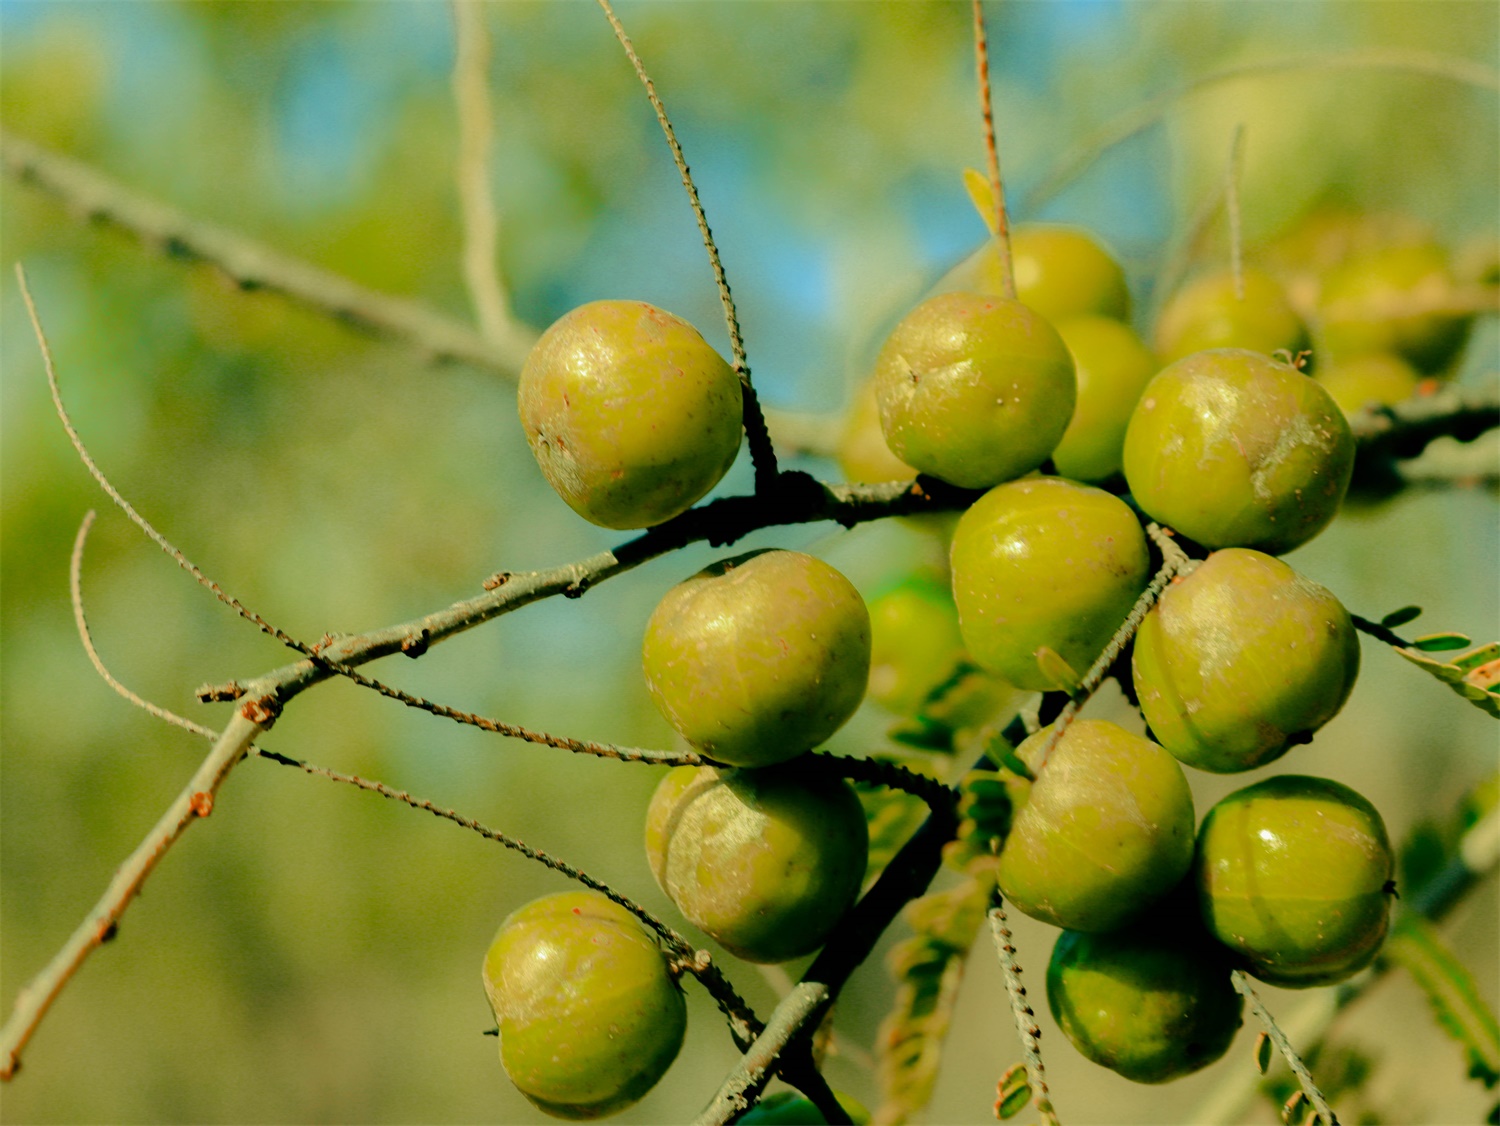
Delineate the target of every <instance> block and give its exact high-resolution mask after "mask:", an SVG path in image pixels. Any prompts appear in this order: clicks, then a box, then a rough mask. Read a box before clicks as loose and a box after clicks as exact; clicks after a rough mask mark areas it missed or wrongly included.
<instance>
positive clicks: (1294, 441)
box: [1125, 348, 1354, 555]
mask: <svg viewBox="0 0 1500 1126" xmlns="http://www.w3.org/2000/svg"><path fill="white" fill-rule="evenodd" d="M1353 470H1354V436H1353V434H1351V433H1350V431H1349V424H1348V422H1347V421H1345V419H1344V412H1343V411H1341V410H1339V407H1338V404H1337V403H1335V402H1334V401H1333V398H1332V397H1331V396H1330V395H1329V394H1328V392H1327V391H1325V390H1324V389H1323V388H1322V387H1320V386H1318V384H1317V383H1316V382H1315V381H1314V380H1312V379H1310V378H1308V377H1307V376H1305V375H1303V374H1302V373H1301V372H1299V371H1297V370H1296V369H1295V368H1293V367H1291V366H1289V365H1287V364H1283V363H1279V362H1277V361H1276V360H1273V359H1271V358H1270V357H1268V356H1263V355H1261V354H1259V353H1257V352H1249V351H1245V350H1243V349H1239V348H1220V349H1216V350H1214V351H1211V352H1199V353H1197V354H1196V355H1192V356H1188V357H1187V358H1186V359H1182V360H1178V361H1177V362H1176V363H1175V364H1172V365H1171V366H1170V367H1168V368H1166V369H1165V370H1163V371H1162V372H1160V373H1159V374H1158V375H1157V376H1156V378H1155V379H1153V380H1152V381H1151V382H1150V383H1149V384H1148V385H1147V387H1146V390H1145V393H1144V394H1142V396H1141V401H1140V403H1139V404H1137V406H1136V408H1135V413H1134V414H1133V415H1131V418H1130V426H1129V428H1128V429H1127V430H1126V431H1125V480H1126V481H1127V482H1129V484H1130V491H1131V493H1132V494H1134V496H1135V499H1136V503H1138V504H1139V505H1140V506H1141V508H1143V509H1144V510H1145V511H1146V512H1148V513H1149V514H1150V515H1151V517H1152V518H1153V519H1155V520H1158V521H1160V522H1161V523H1163V524H1166V525H1168V526H1170V527H1172V528H1175V529H1176V530H1177V531H1179V532H1181V533H1182V534H1183V535H1186V536H1190V537H1192V538H1193V539H1195V540H1197V541H1198V542H1199V543H1201V544H1203V545H1204V546H1205V547H1209V548H1217V547H1253V548H1255V549H1257V550H1259V551H1265V552H1269V553H1270V554H1272V555H1280V554H1281V553H1282V552H1286V551H1290V550H1291V549H1292V548H1294V547H1297V546H1299V545H1300V544H1304V543H1306V542H1307V541H1308V540H1310V539H1312V538H1313V537H1314V536H1315V535H1317V534H1318V533H1319V532H1321V531H1322V530H1323V529H1324V528H1325V527H1327V526H1328V524H1329V522H1330V521H1332V520H1333V518H1334V516H1335V515H1336V514H1337V513H1338V509H1339V504H1340V503H1341V502H1342V501H1343V499H1344V493H1345V492H1346V491H1347V490H1348V488H1349V477H1350V475H1351V474H1352V473H1353Z"/></svg>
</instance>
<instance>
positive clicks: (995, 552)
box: [952, 477, 1151, 691]
mask: <svg viewBox="0 0 1500 1126" xmlns="http://www.w3.org/2000/svg"><path fill="white" fill-rule="evenodd" d="M1150 567H1151V560H1150V552H1149V551H1148V549H1147V547H1146V537H1145V534H1144V533H1143V532H1142V531H1141V526H1140V522H1139V521H1138V520H1137V519H1136V516H1135V513H1133V512H1131V511H1130V508H1129V507H1128V506H1127V505H1126V504H1125V502H1124V501H1122V500H1120V499H1119V498H1118V497H1115V496H1111V495H1110V494H1109V493H1106V492H1104V491H1103V490H1102V489H1095V488H1092V487H1090V486H1088V485H1079V484H1076V483H1074V482H1072V481H1065V480H1063V479H1062V478H1059V477H1032V478H1027V479H1026V480H1023V481H1012V482H1010V483H1009V484H1006V485H1000V486H998V487H997V488H994V489H991V490H990V491H989V492H988V493H986V494H985V495H984V496H982V497H980V498H979V500H977V501H975V502H974V504H973V505H971V506H970V507H969V510H968V511H967V512H965V513H964V514H963V517H962V518H961V519H960V520H959V522H958V529H957V530H956V531H955V532H954V533H953V547H952V569H953V597H954V601H955V602H956V603H957V605H958V621H959V627H960V629H961V631H962V633H963V638H964V644H965V646H966V647H967V648H968V650H969V654H970V656H972V657H973V658H974V660H975V661H976V662H977V663H978V664H979V665H981V666H982V667H984V668H987V669H990V670H992V671H994V672H996V673H999V674H1000V675H1001V676H1003V677H1004V678H1005V679H1006V680H1008V681H1010V683H1012V684H1014V685H1015V686H1016V687H1018V688H1027V689H1032V690H1038V691H1045V690H1052V689H1057V688H1067V689H1071V688H1072V687H1075V686H1076V680H1077V679H1078V678H1081V677H1082V676H1083V674H1084V673H1085V672H1086V671H1087V670H1088V667H1089V665H1091V664H1092V663H1093V662H1094V659H1095V658H1096V657H1098V656H1099V654H1100V653H1101V652H1102V651H1103V650H1104V646H1105V645H1106V644H1108V642H1109V639H1110V638H1111V637H1113V636H1114V634H1115V630H1117V629H1118V628H1119V626H1120V623H1121V622H1123V621H1124V620H1125V616H1126V615H1127V614H1128V613H1129V612H1130V608H1131V607H1132V606H1133V605H1134V604H1135V600H1136V598H1137V597H1139V596H1140V593H1141V591H1142V590H1144V589H1145V587H1146V583H1147V580H1148V579H1149V577H1150ZM1043 650H1048V651H1050V655H1049V653H1045V652H1043ZM1055 658H1061V664H1059V662H1058V661H1057V660H1056V659H1055ZM1064 664H1065V665H1066V666H1067V667H1068V669H1071V675H1070V674H1069V673H1068V672H1067V671H1066V670H1065V669H1063V668H1062V665H1064Z"/></svg>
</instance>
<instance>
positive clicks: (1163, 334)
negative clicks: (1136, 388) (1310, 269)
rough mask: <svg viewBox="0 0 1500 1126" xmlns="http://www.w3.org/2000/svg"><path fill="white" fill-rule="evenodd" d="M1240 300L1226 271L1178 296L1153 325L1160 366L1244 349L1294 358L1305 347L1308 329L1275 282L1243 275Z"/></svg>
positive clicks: (1262, 276)
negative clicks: (1219, 351)
mask: <svg viewBox="0 0 1500 1126" xmlns="http://www.w3.org/2000/svg"><path fill="white" fill-rule="evenodd" d="M1242 279H1243V282H1244V290H1243V292H1244V296H1243V297H1239V296H1236V294H1235V285H1234V275H1233V274H1232V273H1231V272H1229V271H1227V270H1226V271H1224V272H1222V273H1215V274H1207V275H1205V276H1203V277H1201V278H1199V279H1197V280H1196V281H1194V282H1191V283H1190V284H1188V285H1187V286H1185V287H1184V288H1183V289H1181V290H1179V291H1178V292H1177V293H1176V294H1175V295H1174V296H1173V297H1172V299H1171V300H1170V301H1169V302H1167V305H1166V307H1165V308H1164V309H1163V310H1162V313H1161V316H1160V317H1159V318H1158V319H1157V322H1156V334H1155V345H1156V351H1157V354H1158V355H1159V356H1160V357H1161V359H1162V362H1163V363H1169V362H1171V361H1172V360H1178V359H1181V358H1182V357H1183V356H1188V355H1191V354H1192V353H1194V352H1202V351H1204V350H1206V349H1209V348H1246V349H1249V350H1250V351H1252V352H1260V353H1262V354H1264V355H1270V354H1271V353H1272V352H1275V351H1278V350H1281V349H1285V350H1286V351H1289V352H1291V353H1293V354H1294V355H1295V354H1296V353H1297V352H1298V351H1300V350H1302V349H1303V348H1305V347H1307V328H1306V326H1304V325H1303V323H1302V318H1301V317H1299V316H1298V315H1297V313H1296V310H1294V309H1293V308H1292V305H1291V302H1290V301H1289V300H1288V299H1287V295H1286V293H1285V291H1283V290H1282V288H1281V285H1280V283H1278V282H1277V281H1276V279H1275V278H1273V277H1271V276H1270V275H1269V274H1267V273H1263V272H1262V271H1260V270H1244V271H1242Z"/></svg>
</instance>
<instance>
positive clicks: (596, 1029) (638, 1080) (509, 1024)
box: [484, 891, 687, 1118]
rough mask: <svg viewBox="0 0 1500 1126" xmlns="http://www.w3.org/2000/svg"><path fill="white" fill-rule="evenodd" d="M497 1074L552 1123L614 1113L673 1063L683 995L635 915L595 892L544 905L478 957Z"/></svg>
mask: <svg viewBox="0 0 1500 1126" xmlns="http://www.w3.org/2000/svg"><path fill="white" fill-rule="evenodd" d="M484 990H485V993H486V994H487V995H488V997H489V1001H490V1007H491V1009H493V1010H494V1013H495V1020H496V1021H497V1022H498V1023H499V1025H500V1062H501V1064H502V1065H503V1066H504V1067H505V1073H506V1074H507V1075H508V1076H510V1080H511V1082H512V1083H514V1084H515V1085H516V1087H517V1088H519V1089H520V1091H521V1093H522V1094H523V1095H525V1096H526V1097H527V1098H528V1099H530V1100H531V1101H532V1102H533V1103H535V1104H536V1105H537V1106H539V1107H541V1109H542V1110H544V1111H546V1112H547V1113H548V1114H555V1115H557V1116H558V1117H560V1118H599V1117H601V1116H603V1115H606V1114H613V1113H615V1112H616V1111H618V1110H623V1109H624V1108H625V1107H627V1106H629V1105H630V1104H631V1103H633V1102H636V1101H637V1100H638V1099H640V1098H641V1096H643V1095H644V1094H645V1093H646V1092H647V1091H649V1090H650V1089H651V1088H652V1087H653V1086H655V1085H656V1081H657V1080H658V1079H660V1078H661V1077H662V1076H663V1075H664V1074H666V1070H667V1068H669V1067H670V1066H671V1065H672V1061H673V1060H674V1059H676V1058H677V1052H678V1049H680V1048H681V1047H682V1037H683V1032H684V1030H685V1029H686V1027H687V1006H686V1004H685V1002H684V1000H683V996H682V990H681V989H679V988H678V986H677V982H676V980H675V979H674V977H673V976H672V974H671V972H670V971H669V970H668V968H667V962H666V959H665V957H663V955H662V952H661V950H660V949H659V948H658V947H657V945H656V942H655V940H654V939H653V938H652V936H651V935H650V934H649V933H648V932H647V931H646V929H645V927H643V926H641V924H640V922H638V921H637V920H636V918H635V916H634V915H632V914H631V913H630V912H629V911H627V910H625V908H623V907H621V906H619V905H618V904H616V903H612V902H611V901H610V900H608V899H606V898H605V897H604V896H602V895H600V894H599V893H598V892H594V891H572V892H563V893H561V894H558V895H549V896H545V897H543V898H542V899H538V900H535V901H534V902H532V903H529V904H527V905H526V906H525V907H522V908H521V909H520V910H518V911H515V912H513V913H512V914H511V915H510V917H509V918H507V919H506V920H505V922H504V923H503V924H502V925H501V927H500V930H499V933H497V934H496V935H495V940H494V942H493V943H492V944H491V945H490V949H489V952H488V953H487V954H486V955H485V957H484Z"/></svg>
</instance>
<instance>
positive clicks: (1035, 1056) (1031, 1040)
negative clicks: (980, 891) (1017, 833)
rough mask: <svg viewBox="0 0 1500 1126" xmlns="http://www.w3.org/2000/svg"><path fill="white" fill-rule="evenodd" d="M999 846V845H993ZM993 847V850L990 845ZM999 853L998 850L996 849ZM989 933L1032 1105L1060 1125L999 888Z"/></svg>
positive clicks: (993, 895)
mask: <svg viewBox="0 0 1500 1126" xmlns="http://www.w3.org/2000/svg"><path fill="white" fill-rule="evenodd" d="M995 844H998V842H995ZM992 847H994V846H993V845H992ZM997 851H998V850H997ZM989 920H990V933H991V934H992V935H993V936H994V938H995V952H996V953H997V954H998V955H999V956H1000V972H1001V973H1002V974H1004V975H1005V992H1006V994H1007V995H1008V996H1009V997H1010V1011H1011V1015H1012V1016H1013V1017H1014V1018H1015V1022H1016V1034H1017V1035H1018V1036H1020V1038H1021V1055H1022V1056H1023V1057H1024V1058H1025V1060H1026V1078H1027V1080H1028V1081H1029V1082H1030V1084H1031V1092H1032V1095H1031V1098H1032V1103H1033V1104H1034V1105H1035V1106H1036V1109H1037V1113H1038V1114H1040V1115H1041V1116H1042V1122H1043V1123H1044V1124H1045V1126H1059V1122H1058V1118H1057V1111H1056V1110H1054V1109H1053V1107H1052V1100H1051V1098H1050V1097H1049V1096H1048V1093H1047V1069H1046V1067H1044V1066H1043V1064H1042V1042H1041V1036H1042V1031H1041V1029H1039V1028H1038V1027H1037V1026H1036V1013H1034V1012H1032V1009H1031V1003H1030V1002H1029V1001H1027V1000H1026V987H1025V986H1024V985H1022V984H1021V967H1020V966H1019V965H1017V964H1016V948H1015V946H1014V944H1013V943H1012V941H1011V933H1010V926H1009V925H1008V923H1007V921H1006V918H1005V905H1004V904H1003V902H1002V901H1001V899H1000V889H999V888H998V887H995V888H992V889H990V909H989Z"/></svg>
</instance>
